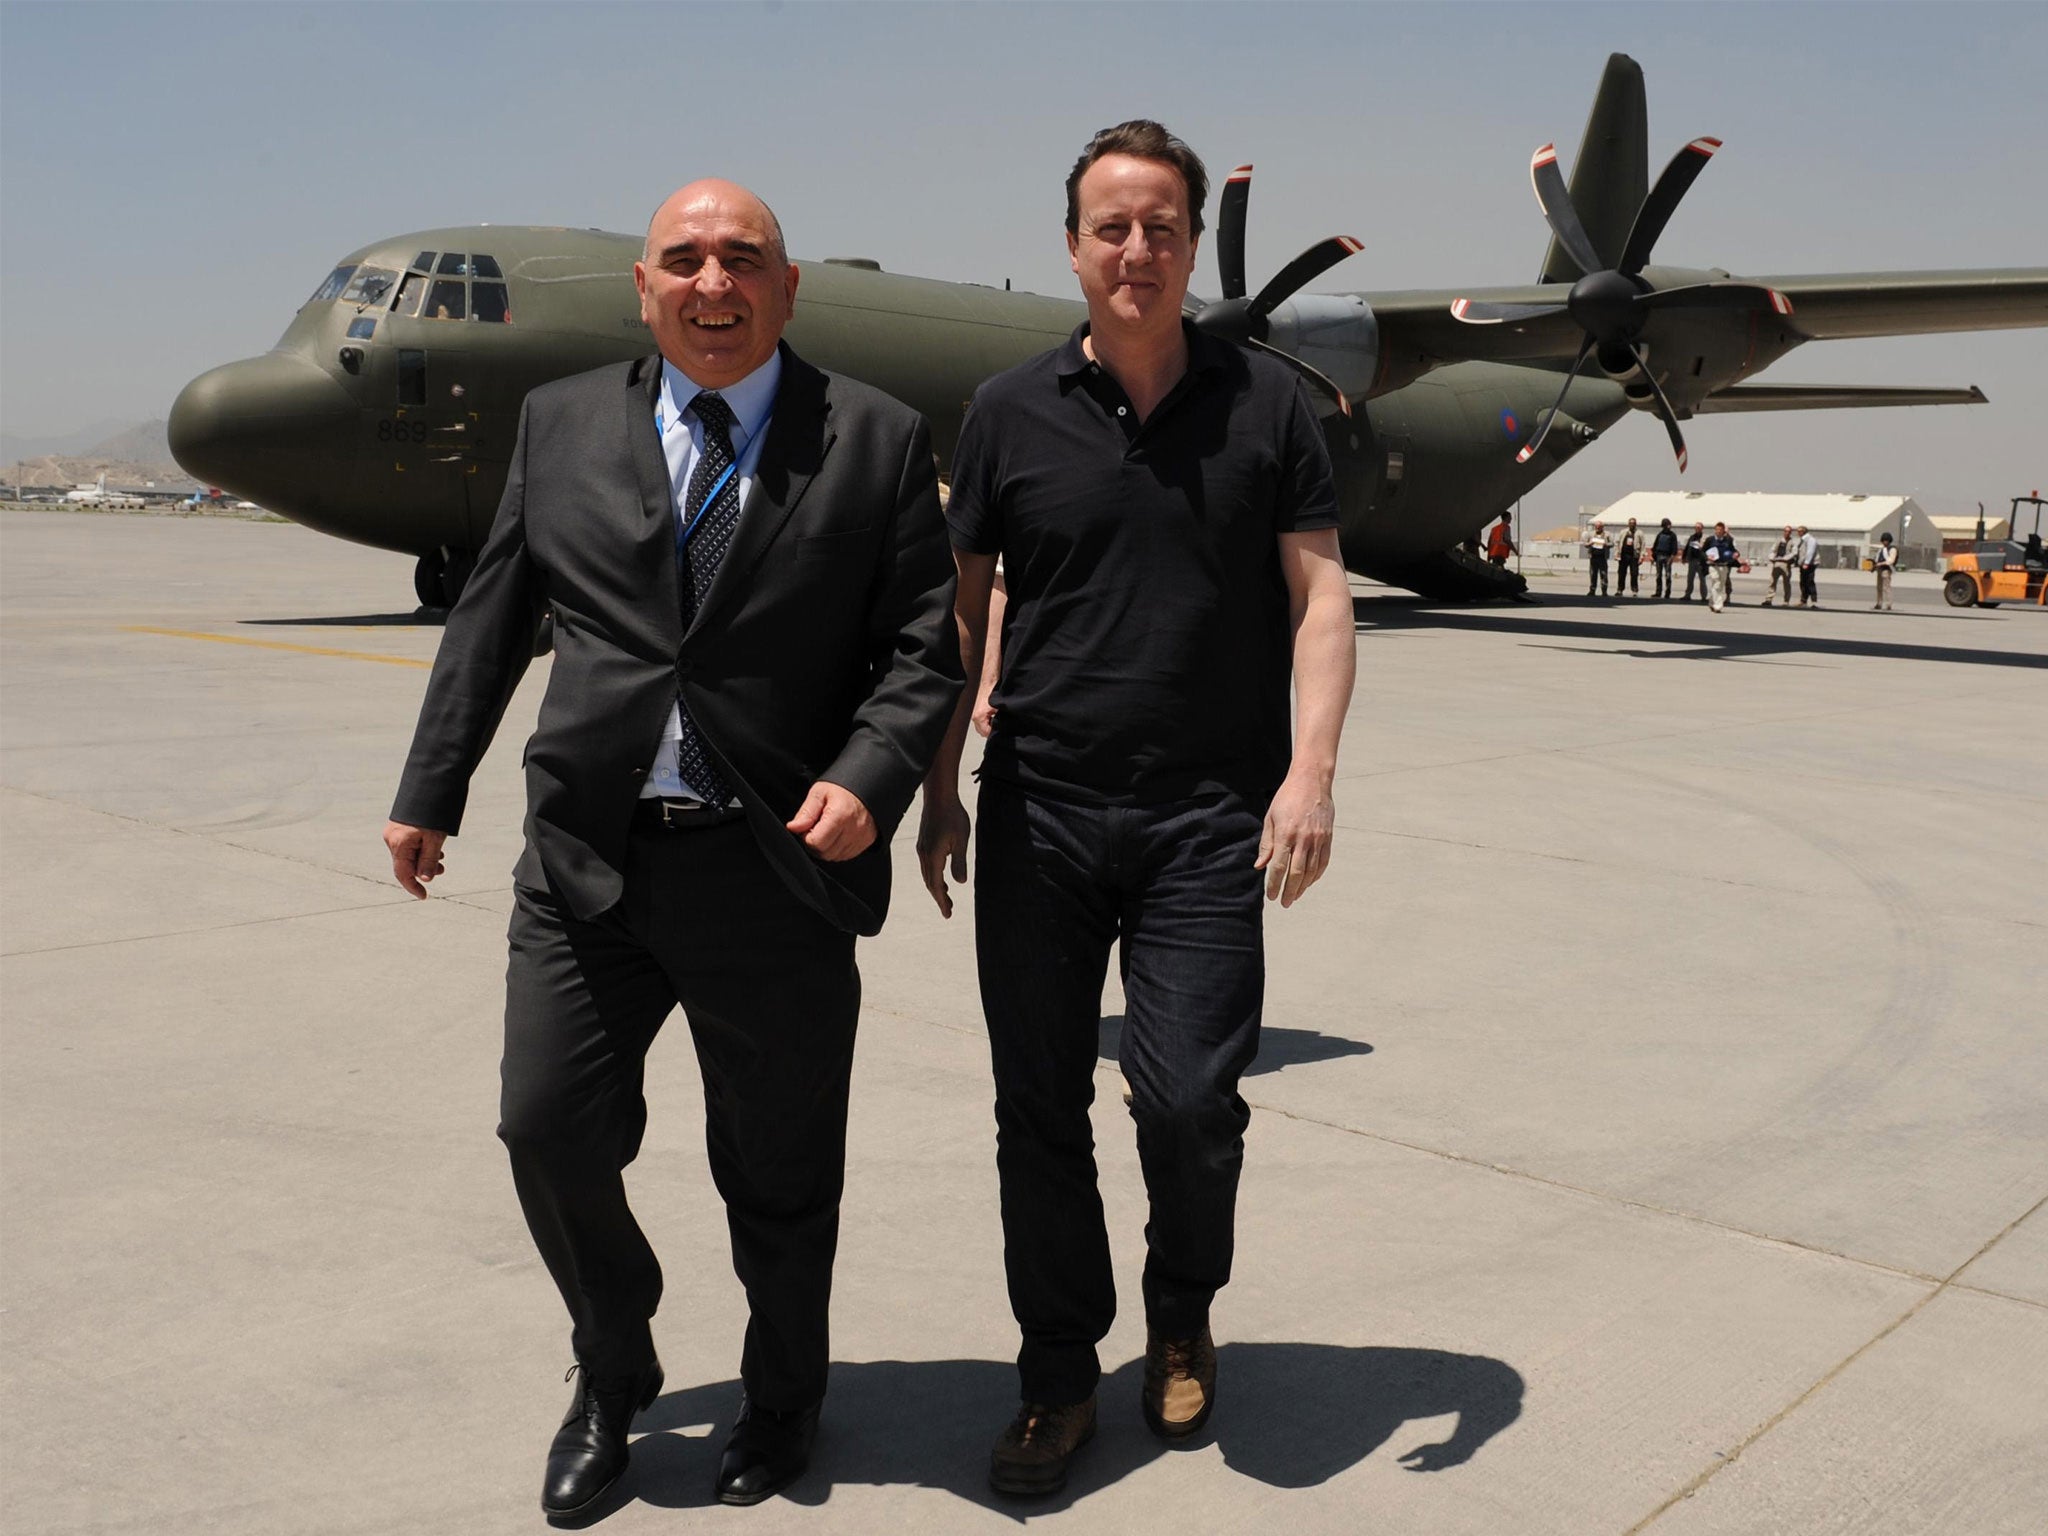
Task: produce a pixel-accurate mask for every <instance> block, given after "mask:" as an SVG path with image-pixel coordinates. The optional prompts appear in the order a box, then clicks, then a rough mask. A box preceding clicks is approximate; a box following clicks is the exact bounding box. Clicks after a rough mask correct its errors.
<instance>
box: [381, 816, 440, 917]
mask: <svg viewBox="0 0 2048 1536" xmlns="http://www.w3.org/2000/svg"><path fill="white" fill-rule="evenodd" d="M447 841H448V834H447V833H446V832H436V831H434V830H433V828H431V827H409V826H407V825H406V824H405V823H404V822H402V821H387V822H385V823H384V846H385V847H386V848H388V849H390V850H391V873H392V875H393V876H394V877H395V878H396V879H397V881H398V883H399V884H400V885H402V886H404V887H405V888H406V890H407V891H409V892H410V893H411V894H412V895H414V896H416V897H418V898H419V899H420V900H421V901H425V900H426V899H427V882H428V881H429V880H431V879H433V878H434V876H436V875H438V874H440V873H441V870H442V868H443V865H442V863H441V845H442V844H443V843H445V842H447Z"/></svg>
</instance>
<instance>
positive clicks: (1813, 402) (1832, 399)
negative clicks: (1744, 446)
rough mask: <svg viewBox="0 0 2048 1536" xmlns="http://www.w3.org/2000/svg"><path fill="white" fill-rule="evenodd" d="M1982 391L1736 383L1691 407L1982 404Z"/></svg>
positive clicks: (1710, 410)
mask: <svg viewBox="0 0 2048 1536" xmlns="http://www.w3.org/2000/svg"><path fill="white" fill-rule="evenodd" d="M1986 399H1987V397H1986V396H1985V394H1984V391H1983V390H1981V389H1979V388H1978V387H1977V386H1976V385H1974V384H1972V385H1971V386H1970V387H1969V388H1967V389H1941V388H1916V387H1913V386H1910V385H1897V384H1735V385H1731V386H1730V387H1729V388H1727V389H1723V390H1717V391H1716V392H1715V393H1713V394H1711V395H1709V396H1707V398H1706V399H1704V400H1702V401H1701V402H1700V403H1699V404H1698V405H1696V406H1694V407H1693V410H1694V411H1695V412H1697V413H1698V414H1699V415H1702V416H1713V415H1719V414H1720V413H1722V412H1724V411H1828V410H1835V409H1837V408H1840V407H1845V406H1853V407H1855V408H1857V409H1867V408H1868V407H1870V406H1873V405H1983V404H1985V403H1986Z"/></svg>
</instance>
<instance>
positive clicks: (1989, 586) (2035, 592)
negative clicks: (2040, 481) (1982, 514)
mask: <svg viewBox="0 0 2048 1536" xmlns="http://www.w3.org/2000/svg"><path fill="white" fill-rule="evenodd" d="M2043 505H2044V503H2043V501H2042V499H2041V497H2040V496H2039V495H2033V496H2015V497H2013V499H2012V521H2011V523H2010V524H2009V525H2008V526H2009V527H2010V528H2011V529H2012V532H2013V534H2014V535H2015V536H2014V537H2013V538H2010V539H1985V538H1980V539H1978V540H1977V542H1976V544H1975V546H1973V547H1972V549H1971V550H1970V552H1969V553H1968V554H1964V555H1951V556H1950V557H1949V562H1948V575H1947V576H1945V577H1943V578H1942V583H1941V595H1942V596H1943V597H1945V598H1947V599H1948V603H1949V606H1950V607H1951V608H1969V607H1972V606H1977V605H1981V606H1983V607H1985V608H1996V607H1997V606H1998V605H1999V604H2000V603H2032V604H2033V605H2034V606H2035V607H2037V608H2048V553H2044V552H2043V550H2042V548H2041V508H2042V506H2043ZM2023 506H2031V507H2032V508H2033V509H2034V531H2033V532H2032V533H2030V534H2028V535H2027V537H2026V540H2025V542H2021V540H2020V539H2019V538H2018V537H2017V535H2018V534H2019V531H2020V508H2021V507H2023ZM1977 531H1978V533H1980V534H1981V533H1982V532H1983V531H1984V522H1983V519H1982V518H1979V519H1978V521H1977Z"/></svg>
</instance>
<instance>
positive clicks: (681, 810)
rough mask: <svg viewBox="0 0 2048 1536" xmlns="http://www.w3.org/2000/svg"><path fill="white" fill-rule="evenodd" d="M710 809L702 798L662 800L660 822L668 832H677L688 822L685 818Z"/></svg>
mask: <svg viewBox="0 0 2048 1536" xmlns="http://www.w3.org/2000/svg"><path fill="white" fill-rule="evenodd" d="M710 809H711V807H710V806H709V805H708V804H707V803H706V802H704V801H702V800H664V801H662V802H661V824H662V826H663V827H664V828H666V829H667V830H668V831H670V832H679V831H681V830H682V829H683V827H684V826H686V825H687V824H688V823H687V821H686V819H685V818H688V817H693V816H696V815H698V814H699V813H700V812H703V811H708V810H710Z"/></svg>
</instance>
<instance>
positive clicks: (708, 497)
mask: <svg viewBox="0 0 2048 1536" xmlns="http://www.w3.org/2000/svg"><path fill="white" fill-rule="evenodd" d="M773 419H774V418H773V417H772V416H771V417H770V418H769V420H771V421H772V420H773ZM678 420H680V418H678ZM767 430H768V422H767V421H764V422H762V423H761V427H760V431H757V432H755V433H754V435H753V436H752V437H750V438H748V439H747V447H748V449H749V450H751V449H752V448H753V446H754V444H755V443H757V442H759V441H760V439H761V433H762V432H766V431H767ZM654 435H655V436H656V437H658V438H664V439H665V438H666V437H667V436H668V424H667V422H666V421H665V420H664V419H663V417H662V411H661V407H660V406H659V405H657V406H656V407H655V408H654ZM665 451H666V450H664V452H665ZM745 457H746V454H744V453H742V454H738V455H735V456H734V458H733V461H732V462H731V463H730V464H728V465H726V466H725V473H724V474H722V475H720V476H719V477H718V478H717V479H716V480H714V481H712V482H711V489H710V490H708V491H706V492H705V493H704V504H703V505H702V506H700V507H698V508H697V515H696V516H695V517H693V518H691V519H690V522H689V526H688V527H686V528H683V529H682V530H681V531H680V532H678V533H677V534H676V558H677V559H681V558H682V554H683V551H684V550H685V549H687V548H689V545H690V535H691V534H693V533H695V532H696V531H697V525H698V524H699V523H701V522H703V521H704V514H705V513H706V512H709V511H710V510H711V509H712V508H713V507H715V506H717V505H718V496H719V493H720V492H721V491H723V490H724V489H725V487H726V483H727V482H728V481H730V480H731V479H732V477H733V476H734V475H736V474H738V473H739V469H740V460H741V459H743V458H745Z"/></svg>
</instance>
